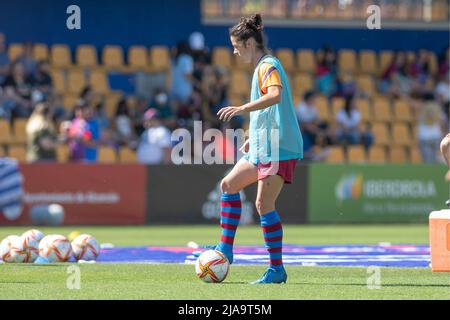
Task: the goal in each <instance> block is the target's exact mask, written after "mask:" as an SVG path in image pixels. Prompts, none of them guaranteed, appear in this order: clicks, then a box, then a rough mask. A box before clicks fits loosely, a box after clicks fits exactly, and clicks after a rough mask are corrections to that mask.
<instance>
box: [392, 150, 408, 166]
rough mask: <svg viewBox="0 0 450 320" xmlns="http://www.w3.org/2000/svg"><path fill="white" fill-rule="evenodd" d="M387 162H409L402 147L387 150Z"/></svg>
mask: <svg viewBox="0 0 450 320" xmlns="http://www.w3.org/2000/svg"><path fill="white" fill-rule="evenodd" d="M389 161H390V162H393V163H405V162H409V158H408V155H407V153H406V150H405V148H404V147H391V148H390V150H389Z"/></svg>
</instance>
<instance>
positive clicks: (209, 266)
mask: <svg viewBox="0 0 450 320" xmlns="http://www.w3.org/2000/svg"><path fill="white" fill-rule="evenodd" d="M229 268H230V263H229V262H228V259H227V257H225V255H224V254H223V253H222V252H220V251H217V250H208V251H205V252H203V253H202V254H201V255H200V256H199V257H198V259H197V261H196V262H195V272H196V273H197V276H198V277H199V278H200V279H201V280H203V281H204V282H208V283H211V282H222V281H223V280H224V279H225V278H226V276H227V274H228V270H229Z"/></svg>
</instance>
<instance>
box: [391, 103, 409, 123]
mask: <svg viewBox="0 0 450 320" xmlns="http://www.w3.org/2000/svg"><path fill="white" fill-rule="evenodd" d="M411 109H412V107H411V106H410V105H409V104H408V103H407V102H406V101H404V100H397V101H395V102H394V118H395V120H396V121H404V122H409V123H410V122H412V121H413V114H412V110H411Z"/></svg>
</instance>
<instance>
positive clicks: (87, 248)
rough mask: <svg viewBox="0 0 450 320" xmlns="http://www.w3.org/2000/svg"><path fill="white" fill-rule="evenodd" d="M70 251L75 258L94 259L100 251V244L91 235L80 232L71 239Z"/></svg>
mask: <svg viewBox="0 0 450 320" xmlns="http://www.w3.org/2000/svg"><path fill="white" fill-rule="evenodd" d="M72 251H73V256H74V257H75V259H77V260H85V261H91V260H96V259H97V256H98V254H99V253H100V245H99V243H98V241H97V239H95V238H94V237H93V236H91V235H89V234H80V235H79V236H78V237H76V238H75V239H74V240H73V241H72Z"/></svg>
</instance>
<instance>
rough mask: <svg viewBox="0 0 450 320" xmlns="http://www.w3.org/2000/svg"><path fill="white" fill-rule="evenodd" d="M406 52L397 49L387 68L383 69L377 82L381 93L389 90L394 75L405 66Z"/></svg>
mask: <svg viewBox="0 0 450 320" xmlns="http://www.w3.org/2000/svg"><path fill="white" fill-rule="evenodd" d="M406 67H407V64H406V54H405V53H404V52H403V51H397V52H396V53H395V54H394V55H393V57H392V60H391V62H390V63H389V65H388V66H387V68H386V69H385V70H384V71H383V74H382V76H381V80H380V83H379V88H378V89H379V90H380V92H381V93H388V92H389V91H390V90H391V87H392V84H393V81H394V76H395V74H396V73H397V72H398V70H399V69H402V68H406Z"/></svg>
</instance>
